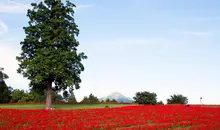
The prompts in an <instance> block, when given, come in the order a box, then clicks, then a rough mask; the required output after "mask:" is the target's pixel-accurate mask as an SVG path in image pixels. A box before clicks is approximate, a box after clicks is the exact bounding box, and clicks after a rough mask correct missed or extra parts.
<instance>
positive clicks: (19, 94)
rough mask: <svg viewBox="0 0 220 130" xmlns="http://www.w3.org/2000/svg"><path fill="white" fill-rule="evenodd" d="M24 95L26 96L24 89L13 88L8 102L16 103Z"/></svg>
mask: <svg viewBox="0 0 220 130" xmlns="http://www.w3.org/2000/svg"><path fill="white" fill-rule="evenodd" d="M24 96H26V93H25V92H24V90H19V89H15V90H14V91H13V92H12V98H11V101H10V102H13V103H17V102H18V101H19V100H21V98H22V97H24Z"/></svg>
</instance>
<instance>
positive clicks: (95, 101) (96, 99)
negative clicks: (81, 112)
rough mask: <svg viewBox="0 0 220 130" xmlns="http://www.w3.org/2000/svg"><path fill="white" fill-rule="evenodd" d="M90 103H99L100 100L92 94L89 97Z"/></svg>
mask: <svg viewBox="0 0 220 130" xmlns="http://www.w3.org/2000/svg"><path fill="white" fill-rule="evenodd" d="M89 102H90V103H98V102H99V99H98V98H97V97H96V96H94V95H93V94H90V95H89Z"/></svg>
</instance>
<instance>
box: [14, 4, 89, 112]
mask: <svg viewBox="0 0 220 130" xmlns="http://www.w3.org/2000/svg"><path fill="white" fill-rule="evenodd" d="M31 5H32V7H33V8H32V9H28V11H27V16H28V17H29V22H28V24H29V26H27V27H24V31H25V34H26V37H25V39H24V40H23V41H22V42H20V44H21V46H22V47H21V49H22V52H21V54H20V55H19V56H17V57H16V59H17V60H18V61H19V68H18V73H20V74H22V75H23V76H24V77H27V78H28V79H29V80H31V84H32V85H33V84H46V85H45V86H46V88H44V87H40V88H41V89H46V90H47V97H46V106H45V108H46V109H50V108H51V102H52V92H53V90H55V91H65V90H66V89H67V88H69V89H70V91H73V90H74V89H79V88H80V83H81V78H80V74H81V72H82V71H84V66H83V64H82V63H81V61H82V59H86V58H87V56H86V55H85V54H84V53H78V52H77V47H78V46H79V42H78V41H77V40H76V37H77V36H78V34H79V29H78V26H77V25H76V23H75V20H74V18H73V15H74V8H75V5H74V4H73V3H71V2H70V1H69V0H66V2H62V0H44V1H43V2H39V3H32V4H31ZM52 84H54V86H52Z"/></svg>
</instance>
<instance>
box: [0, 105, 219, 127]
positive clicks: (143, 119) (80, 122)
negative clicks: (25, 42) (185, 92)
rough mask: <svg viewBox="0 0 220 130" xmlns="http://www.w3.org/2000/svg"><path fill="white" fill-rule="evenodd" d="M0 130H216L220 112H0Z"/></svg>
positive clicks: (172, 108) (171, 108) (167, 108)
mask: <svg viewBox="0 0 220 130" xmlns="http://www.w3.org/2000/svg"><path fill="white" fill-rule="evenodd" d="M0 129H1V130H3V129H4V130H5V129H38V130H39V129H51V130H52V129H53V130H54V129H62V130H65V129H73V130H74V129H75V130H84V129H85V130H87V129H88V130H105V129H107V130H108V129H112V130H125V129H126V130H166V129H173V130H175V129H176V130H177V129H178V130H186V129H187V130H219V129H220V108H219V107H209V106H206V107H201V106H189V107H187V106H184V105H161V106H127V107H120V108H119V107H117V108H99V109H77V110H51V111H46V110H17V109H0Z"/></svg>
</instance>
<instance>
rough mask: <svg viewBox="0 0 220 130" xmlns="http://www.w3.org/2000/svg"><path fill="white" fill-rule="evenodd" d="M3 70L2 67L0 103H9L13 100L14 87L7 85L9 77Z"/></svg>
mask: <svg viewBox="0 0 220 130" xmlns="http://www.w3.org/2000/svg"><path fill="white" fill-rule="evenodd" d="M3 70H4V69H3V68H1V67H0V103H8V102H9V101H10V100H11V93H12V88H11V87H8V86H7V85H6V83H5V79H7V78H9V77H8V75H7V74H5V73H4V72H3Z"/></svg>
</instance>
